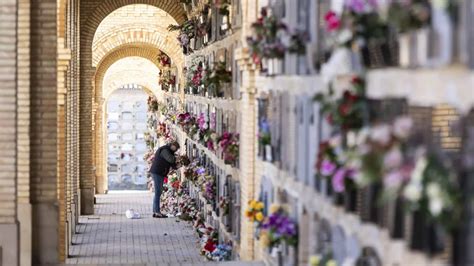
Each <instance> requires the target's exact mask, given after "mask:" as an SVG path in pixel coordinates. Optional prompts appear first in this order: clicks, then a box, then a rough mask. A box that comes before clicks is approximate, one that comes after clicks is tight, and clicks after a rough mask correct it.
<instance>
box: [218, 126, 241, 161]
mask: <svg viewBox="0 0 474 266" xmlns="http://www.w3.org/2000/svg"><path fill="white" fill-rule="evenodd" d="M218 144H219V147H220V149H221V151H222V155H223V157H224V162H225V163H226V164H231V165H235V164H236V162H237V160H238V159H239V134H238V133H235V134H233V133H229V132H224V134H222V136H220V138H219V139H218Z"/></svg>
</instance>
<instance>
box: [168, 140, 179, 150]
mask: <svg viewBox="0 0 474 266" xmlns="http://www.w3.org/2000/svg"><path fill="white" fill-rule="evenodd" d="M171 146H175V147H176V150H179V143H178V142H177V141H173V142H171V143H170V147H171Z"/></svg>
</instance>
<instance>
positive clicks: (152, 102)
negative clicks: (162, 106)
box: [147, 96, 158, 112]
mask: <svg viewBox="0 0 474 266" xmlns="http://www.w3.org/2000/svg"><path fill="white" fill-rule="evenodd" d="M147 103H148V110H149V111H151V112H156V111H158V100H157V99H156V98H155V97H152V96H149V97H148V101H147Z"/></svg>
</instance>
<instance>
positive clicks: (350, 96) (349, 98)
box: [343, 91, 359, 103]
mask: <svg viewBox="0 0 474 266" xmlns="http://www.w3.org/2000/svg"><path fill="white" fill-rule="evenodd" d="M343 97H344V99H345V100H347V101H348V102H350V103H352V102H355V101H357V100H358V99H359V96H358V95H356V94H354V93H352V92H350V91H345V92H344V95H343Z"/></svg>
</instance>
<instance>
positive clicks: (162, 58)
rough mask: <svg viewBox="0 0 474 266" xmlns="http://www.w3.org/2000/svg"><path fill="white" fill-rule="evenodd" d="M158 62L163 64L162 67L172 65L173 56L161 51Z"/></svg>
mask: <svg viewBox="0 0 474 266" xmlns="http://www.w3.org/2000/svg"><path fill="white" fill-rule="evenodd" d="M158 63H159V65H160V66H161V68H160V69H162V68H167V67H171V58H170V57H169V56H168V55H166V54H165V53H160V54H159V55H158Z"/></svg>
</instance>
